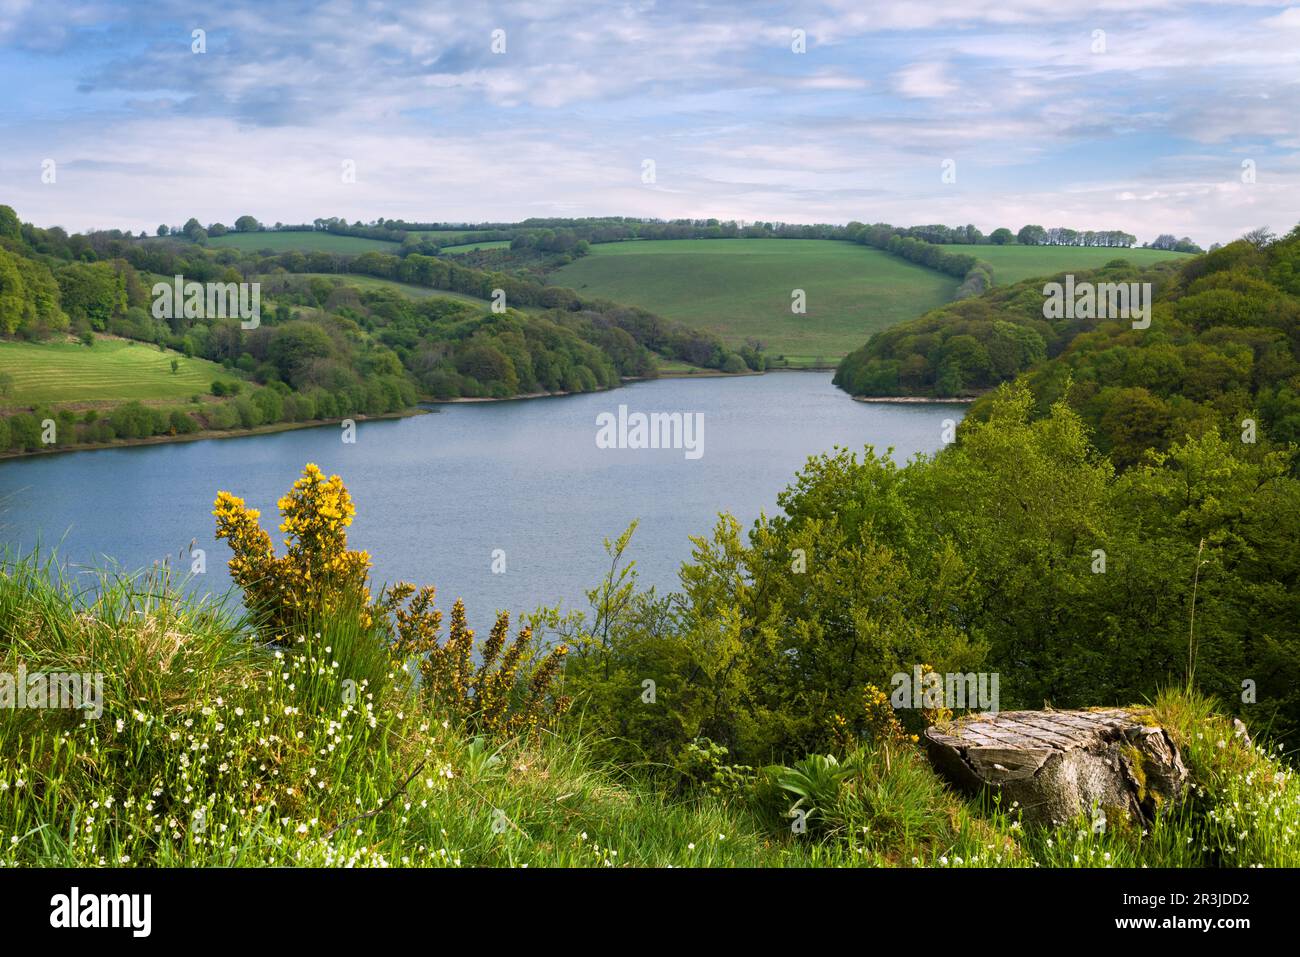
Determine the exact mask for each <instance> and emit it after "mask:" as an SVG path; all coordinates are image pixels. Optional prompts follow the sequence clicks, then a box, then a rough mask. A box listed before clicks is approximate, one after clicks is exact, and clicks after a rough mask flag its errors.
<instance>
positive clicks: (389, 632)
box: [212, 463, 569, 735]
mask: <svg viewBox="0 0 1300 957" xmlns="http://www.w3.org/2000/svg"><path fill="white" fill-rule="evenodd" d="M277 505H278V507H279V510H280V515H281V517H282V519H283V520H282V521H281V523H280V531H282V532H284V533H285V535H286V538H285V539H284V545H285V549H286V551H285V554H284V556H283V557H277V556H276V554H275V549H274V547H273V546H272V543H271V536H270V535H268V534H267V533H266V531H264V530H263V529H262V527H261V525H260V524H259V522H258V519H259V518H260V517H261V516H260V514H259V513H258V511H257V510H256V509H251V508H248V507H247V506H246V505H245V504H244V501H243V499H240V498H237V497H236V496H234V495H232V494H230V493H229V492H219V493H218V494H217V500H216V503H215V508H214V510H213V513H212V514H213V515H215V516H216V519H217V537H218V538H224V539H226V540H227V541H228V542H229V543H230V547H231V550H232V551H233V552H234V553H235V554H234V557H233V558H231V560H230V573H231V577H232V578H234V580H235V582H236V584H238V585H239V587H240V588H241V589H243V592H244V599H245V603H246V604H247V606H248V608H249V610H250V611H252V612H253V613H254V614H255V615H256V616H257V618H258V620H259V622H260V623H261V626H262V628H263V629H265V631H266V632H267V634H268V636H269V637H270V638H271V639H272V640H274V641H278V642H281V643H283V644H292V643H293V642H294V637H293V636H294V635H295V634H296V633H297V634H299V638H298V641H299V642H301V641H302V638H301V636H300V633H301V632H302V630H303V626H304V625H305V624H307V623H308V622H311V621H322V620H326V619H328V618H329V617H331V616H340V615H356V616H357V618H358V620H359V622H360V624H361V625H362V627H363V628H367V629H369V628H372V627H374V628H375V629H376V631H377V632H378V633H379V637H381V639H382V640H385V641H387V642H388V643H389V648H390V652H391V655H392V657H393V658H394V659H396V662H397V663H398V664H405V663H407V662H409V661H418V667H419V671H420V676H421V678H422V687H423V692H424V693H425V694H426V695H427V696H428V697H429V698H430V699H431V700H432V701H434V702H435V703H436V704H437V705H438V706H439V707H441V708H443V709H445V710H446V711H449V712H450V713H451V714H452V715H454V716H456V717H457V718H459V719H461V720H465V721H469V722H471V723H472V724H474V725H475V726H476V727H478V728H480V729H482V730H485V731H491V732H496V733H501V734H511V735H513V734H523V735H531V734H533V733H534V732H536V731H538V730H540V729H542V728H543V727H544V726H546V725H547V724H548V722H549V721H550V720H551V719H552V718H554V717H556V716H558V715H560V714H562V713H563V712H564V711H565V710H566V709H567V708H568V704H569V702H568V699H567V698H565V697H563V696H561V695H559V694H557V693H556V692H555V691H554V690H553V686H554V685H555V684H556V683H557V682H558V680H559V678H560V676H561V670H562V669H561V665H562V663H563V661H564V657H565V655H566V654H567V651H568V649H567V648H566V647H565V646H563V645H560V646H558V647H556V648H554V649H552V650H551V651H550V652H549V653H548V654H546V655H544V656H541V657H540V660H538V657H539V656H538V655H537V654H536V652H535V649H534V647H533V634H532V630H531V629H529V628H523V629H521V630H520V631H519V633H518V635H517V637H516V638H515V639H514V640H513V641H510V642H508V643H507V635H508V632H509V628H510V617H509V615H508V614H504V613H503V614H502V615H501V616H500V617H498V619H497V622H496V625H495V626H494V627H493V628H492V631H491V634H490V635H489V637H488V641H487V642H486V644H485V645H484V646H483V649H482V664H481V665H480V666H479V667H478V668H477V669H476V668H475V667H474V630H473V629H472V628H470V627H469V625H468V622H467V619H466V616H465V606H464V604H463V603H462V602H461V601H459V600H457V601H456V604H455V605H454V606H453V607H452V610H451V627H450V630H449V634H448V637H447V640H446V641H445V642H442V643H440V641H439V630H440V629H441V627H442V612H441V611H439V610H438V609H437V608H435V607H434V596H435V591H434V589H433V588H432V587H431V586H425V587H422V588H419V589H417V588H416V587H415V586H414V585H412V584H410V583H407V582H399V583H398V584H396V585H393V586H392V587H391V588H388V589H387V590H385V591H383V592H382V593H381V594H380V595H379V598H378V599H373V598H372V596H371V591H370V586H369V576H370V556H369V554H367V553H366V552H363V551H349V550H348V538H347V528H348V526H349V525H351V524H352V519H353V518H354V517H355V515H356V507H355V506H354V505H353V503H352V497H351V496H350V495H349V494H348V490H347V488H346V487H344V485H343V480H342V479H340V478H339V477H338V476H337V475H331V476H330V477H329V478H328V479H327V478H326V477H325V475H324V473H322V472H321V470H320V469H319V468H317V467H316V466H315V465H314V464H311V463H308V465H307V466H306V468H304V469H303V473H302V477H301V478H300V479H298V481H296V482H295V483H294V485H293V488H292V489H290V491H289V494H287V495H285V496H284V497H283V498H281V499H280V501H279V502H278V503H277ZM316 637H317V638H320V633H319V632H316ZM325 650H326V652H327V653H328V652H329V651H330V649H329V648H326V649H325ZM335 667H337V665H335ZM286 678H287V676H286ZM290 687H291V688H292V685H290Z"/></svg>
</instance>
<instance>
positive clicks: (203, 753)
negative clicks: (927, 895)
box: [0, 558, 1300, 867]
mask: <svg viewBox="0 0 1300 957" xmlns="http://www.w3.org/2000/svg"><path fill="white" fill-rule="evenodd" d="M97 594H98V597H94V598H85V599H84V600H83V599H82V598H81V597H80V596H78V595H77V594H76V593H75V591H74V588H73V586H71V585H70V584H68V583H67V582H66V581H64V580H63V579H62V577H61V575H60V573H59V570H58V569H57V567H55V566H53V565H51V564H48V563H40V562H37V561H35V560H33V559H30V558H24V559H20V560H6V561H4V562H3V563H2V564H0V672H4V673H9V674H13V673H15V672H16V670H17V668H18V666H19V664H22V665H24V666H25V667H26V669H27V672H28V673H29V674H30V673H34V672H36V671H46V672H52V671H72V672H100V673H102V674H103V676H104V679H103V680H104V687H103V713H102V715H101V716H100V717H99V718H98V719H89V718H87V717H85V716H82V715H80V714H78V713H74V712H72V711H68V710H12V711H0V863H3V864H6V865H74V866H136V865H144V866H155V865H180V866H215V865H222V866H269V865H310V866H333V865H375V866H384V865H394V866H403V865H410V866H525V865H529V866H559V867H571V866H573V867H579V866H602V867H609V866H627V865H630V866H652V867H662V866H679V867H680V866H712V867H724V866H726V867H730V866H849V865H871V866H948V867H969V866H1034V865H1048V866H1108V865H1152V866H1155V865H1175V866H1199V865H1213V864H1227V865H1235V864H1294V863H1296V862H1297V859H1296V852H1295V850H1294V849H1293V848H1294V840H1293V837H1294V831H1295V828H1296V825H1297V821H1298V813H1300V812H1298V809H1300V793H1298V792H1297V787H1296V784H1295V781H1294V777H1293V776H1292V775H1291V774H1290V773H1289V772H1287V771H1286V770H1285V769H1284V768H1283V767H1282V765H1281V764H1280V763H1279V762H1278V761H1277V759H1276V758H1275V757H1272V756H1269V755H1268V754H1266V753H1264V752H1263V751H1262V750H1261V749H1260V748H1258V747H1255V746H1253V745H1250V744H1248V743H1247V742H1246V741H1245V740H1244V737H1243V736H1242V735H1240V734H1236V733H1235V729H1234V728H1233V727H1232V726H1231V724H1230V723H1228V722H1227V721H1226V720H1225V719H1222V718H1219V717H1217V716H1215V715H1214V714H1213V712H1212V710H1211V709H1210V707H1209V705H1208V703H1206V702H1203V701H1201V700H1200V699H1198V698H1196V697H1195V696H1188V695H1167V696H1164V697H1163V698H1162V699H1161V700H1160V701H1158V702H1157V703H1156V713H1157V716H1158V717H1159V719H1160V720H1162V721H1165V722H1167V726H1168V727H1170V728H1171V729H1173V732H1174V733H1175V734H1176V735H1177V736H1178V737H1179V739H1180V741H1182V742H1183V744H1184V750H1185V754H1186V755H1187V760H1188V762H1189V765H1190V766H1191V767H1192V768H1193V770H1194V772H1195V774H1196V779H1197V782H1198V787H1197V791H1196V794H1195V796H1194V797H1193V799H1192V800H1190V801H1188V802H1185V803H1184V804H1182V805H1180V806H1179V807H1177V808H1173V809H1171V810H1170V812H1169V813H1168V814H1166V815H1162V816H1161V817H1160V818H1159V819H1157V822H1156V824H1155V825H1154V826H1153V827H1152V828H1151V829H1150V832H1148V831H1146V830H1143V829H1141V828H1139V827H1136V826H1123V825H1122V823H1121V822H1115V823H1114V825H1113V826H1111V827H1109V828H1107V829H1105V830H1103V831H1101V832H1097V831H1096V830H1095V829H1094V828H1091V827H1089V826H1087V824H1085V823H1084V822H1075V823H1072V824H1071V825H1070V826H1067V827H1063V828H1057V829H1054V830H1050V831H1045V830H1031V829H1029V828H1024V827H1022V826H1021V825H1020V823H1019V821H1018V810H1017V809H1016V808H1001V807H998V806H996V805H993V806H988V805H982V804H979V803H975V802H968V801H966V800H964V799H962V798H960V797H958V796H957V795H955V794H953V793H952V792H951V791H950V790H949V789H948V788H947V787H946V786H945V785H944V784H943V783H942V782H941V781H940V780H939V778H937V777H936V776H935V775H934V774H933V773H932V772H931V771H930V769H929V766H928V764H927V763H926V762H925V761H924V759H923V758H922V757H921V756H920V754H919V753H918V752H916V751H915V750H914V749H911V748H904V749H903V750H901V751H895V752H894V753H890V752H889V751H887V750H884V749H880V750H876V749H870V748H859V749H857V750H856V751H855V752H853V753H852V754H850V755H847V756H846V757H845V759H844V764H843V767H844V768H845V773H844V774H842V775H841V776H839V777H837V778H836V781H835V784H834V786H833V787H831V788H829V789H825V790H823V791H822V792H819V794H818V797H817V800H816V803H815V810H814V812H813V813H811V814H809V817H808V822H809V828H808V830H807V832H806V833H803V834H795V833H793V831H792V828H791V825H790V818H789V805H790V803H791V798H790V796H789V795H788V794H785V793H783V792H782V791H781V790H780V789H779V788H777V787H775V786H774V784H773V780H774V778H773V775H772V773H771V772H765V773H763V774H761V775H760V776H759V780H758V781H757V782H755V784H754V785H753V786H752V787H749V788H746V789H744V790H742V791H737V792H735V793H731V794H724V795H718V794H710V793H706V792H705V791H702V790H699V789H695V790H690V789H682V788H680V787H678V786H676V785H675V784H674V783H673V782H670V781H666V780H665V779H663V778H661V777H650V776H647V775H646V774H645V773H644V769H641V770H640V771H635V772H634V770H632V769H623V768H619V767H615V766H613V765H609V764H604V763H602V762H600V761H599V760H597V759H596V758H595V757H593V753H592V749H591V748H590V747H589V744H590V742H591V740H592V739H591V736H590V732H589V731H584V729H583V728H582V726H581V720H580V717H575V720H574V721H573V722H572V723H571V724H569V725H567V726H565V727H563V728H561V730H560V731H559V732H558V733H556V734H545V735H542V736H541V737H539V738H537V739H535V740H532V741H518V740H511V741H491V740H489V739H486V738H482V737H474V736H472V735H469V734H467V733H465V732H464V731H463V730H462V729H461V728H459V727H457V726H456V725H455V724H454V723H453V722H452V721H450V720H447V719H446V718H444V717H442V716H440V715H438V714H436V713H432V712H430V711H429V710H427V708H425V707H424V706H423V705H422V704H421V703H420V701H419V700H418V699H417V697H416V696H415V695H414V693H413V689H412V688H411V684H410V681H409V680H408V677H407V675H406V673H405V672H404V671H402V670H400V669H395V668H394V667H393V665H392V663H391V662H390V661H389V660H388V654H387V649H386V648H384V647H382V646H380V645H378V644H377V643H376V642H375V641H374V638H373V635H372V634H370V633H367V632H364V631H361V630H360V629H359V628H357V627H356V626H355V625H351V626H349V625H347V624H346V623H340V622H325V623H323V624H322V625H320V626H319V627H318V628H315V629H308V631H307V632H305V633H304V634H303V635H301V636H299V638H298V641H297V642H296V643H295V644H294V645H292V646H290V647H287V648H282V649H273V648H269V647H265V646H262V645H259V644H257V643H256V642H254V641H250V640H249V639H248V638H247V637H246V635H247V632H248V629H247V627H246V625H245V623H244V622H243V621H241V620H240V618H239V617H238V616H237V615H236V614H235V613H234V612H232V611H231V610H230V609H229V608H226V607H224V606H223V605H221V604H220V603H218V604H212V603H208V602H203V601H196V600H194V599H187V598H182V597H179V596H178V595H177V594H176V593H175V592H173V591H171V590H170V589H169V588H168V587H167V583H166V582H164V581H162V580H161V579H158V578H135V579H120V578H119V579H105V580H104V581H102V582H101V585H100V589H99V591H98V593H97ZM807 807H809V805H805V808H807Z"/></svg>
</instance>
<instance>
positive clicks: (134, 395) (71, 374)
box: [0, 337, 233, 406]
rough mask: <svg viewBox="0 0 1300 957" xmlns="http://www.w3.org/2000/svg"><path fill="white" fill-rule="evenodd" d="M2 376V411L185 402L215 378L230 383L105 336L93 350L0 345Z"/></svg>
mask: <svg viewBox="0 0 1300 957" xmlns="http://www.w3.org/2000/svg"><path fill="white" fill-rule="evenodd" d="M173 359H174V360H176V362H177V369H176V372H175V373H173V372H172V369H171V364H172V360H173ZM0 372H5V373H8V374H9V375H10V376H12V377H13V389H12V391H11V393H10V395H8V396H6V397H3V398H0V406H6V405H8V406H20V405H33V404H36V403H41V402H58V403H69V402H128V401H130V400H132V399H136V400H140V401H149V400H155V399H157V400H167V399H173V400H175V399H188V398H189V397H190V396H192V395H195V394H199V395H206V394H207V392H208V389H209V388H210V387H211V385H212V382H213V380H214V379H230V378H233V376H232V375H231V374H230V373H228V372H227V371H226V370H225V369H223V368H222V367H221V366H220V365H218V364H217V363H215V362H209V361H207V360H206V359H199V358H186V357H185V356H183V355H182V354H181V353H179V352H173V351H171V350H167V351H165V352H160V351H159V350H158V349H157V348H155V347H152V346H149V345H146V344H145V343H142V342H133V341H131V340H127V339H110V338H105V337H100V338H97V339H96V340H95V344H94V345H93V346H91V347H86V346H84V345H82V344H81V343H80V342H42V343H34V342H0Z"/></svg>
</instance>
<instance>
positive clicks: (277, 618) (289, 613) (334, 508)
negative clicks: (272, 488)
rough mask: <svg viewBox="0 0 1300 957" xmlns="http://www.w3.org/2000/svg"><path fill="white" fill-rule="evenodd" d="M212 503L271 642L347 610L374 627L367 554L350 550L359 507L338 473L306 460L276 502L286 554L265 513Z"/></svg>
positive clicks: (236, 574)
mask: <svg viewBox="0 0 1300 957" xmlns="http://www.w3.org/2000/svg"><path fill="white" fill-rule="evenodd" d="M214 506H215V507H214V509H213V512H212V514H213V515H214V516H216V519H217V538H223V539H225V540H226V541H227V542H228V543H229V544H230V548H231V550H232V551H233V552H234V553H235V554H234V557H233V558H231V559H230V562H229V568H230V576H231V578H233V579H234V581H235V583H236V584H237V585H238V586H239V587H240V588H241V589H242V590H243V592H244V602H245V604H246V605H247V607H248V609H249V611H250V612H252V613H253V614H254V615H255V616H256V617H257V619H258V621H259V623H260V624H261V625H262V627H263V628H265V629H266V630H267V632H268V633H269V634H270V635H271V637H272V638H274V639H276V640H283V639H284V638H285V637H286V636H287V635H288V634H289V633H290V632H291V631H292V630H293V628H294V627H295V626H297V625H298V624H300V623H301V622H303V621H304V620H305V619H307V618H309V617H317V616H325V615H328V614H329V613H331V612H338V611H341V610H344V609H347V610H353V609H355V610H358V611H359V613H360V614H361V616H362V622H363V624H365V625H367V626H369V625H370V624H371V622H372V620H373V616H374V611H375V608H374V606H373V604H372V602H371V597H370V590H369V588H368V586H367V582H368V579H369V575H370V556H369V555H368V554H367V553H366V552H357V551H348V547H347V546H348V536H347V528H348V526H349V525H351V524H352V519H353V516H355V515H356V508H355V506H353V504H352V497H351V496H350V495H349V494H348V490H347V489H346V488H345V487H344V486H343V480H342V479H340V478H339V477H338V476H337V475H331V476H330V477H329V478H328V479H327V478H325V475H324V473H323V472H321V470H320V469H319V468H317V466H316V465H315V464H312V463H308V464H307V467H306V468H305V469H303V473H302V478H300V479H298V481H296V482H294V484H293V488H292V489H291V490H290V491H289V494H288V495H285V496H284V497H283V498H281V499H280V501H279V502H278V503H277V506H278V508H279V509H280V515H281V517H282V519H283V521H282V522H281V523H280V531H281V532H284V533H285V535H286V536H287V537H286V538H285V539H284V545H285V549H286V551H285V554H284V555H283V556H279V557H277V556H276V554H275V549H274V547H273V546H272V544H271V536H270V535H269V534H267V532H266V531H265V530H263V528H262V526H261V525H260V524H259V522H258V519H259V518H260V517H261V513H260V512H259V511H258V510H257V509H255V508H249V507H247V506H246V505H245V504H244V500H243V499H242V498H238V497H236V496H234V495H232V494H230V493H229V492H218V493H217V499H216V502H215V503H214Z"/></svg>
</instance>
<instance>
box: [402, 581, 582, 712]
mask: <svg viewBox="0 0 1300 957" xmlns="http://www.w3.org/2000/svg"><path fill="white" fill-rule="evenodd" d="M412 595H414V597H413V598H411V602H410V605H409V607H408V608H403V607H402V603H403V602H405V601H406V599H407V598H408V597H411V596H412ZM389 600H390V601H391V603H392V608H393V614H394V617H395V618H396V622H397V629H396V635H395V636H394V640H393V653H394V655H395V657H396V658H397V660H398V661H401V662H407V661H412V660H418V661H419V669H420V678H421V687H422V688H423V690H424V693H425V694H426V695H427V696H428V697H429V699H430V700H431V701H433V702H434V703H435V704H436V705H439V706H441V707H444V708H446V709H448V710H450V711H452V712H453V713H454V714H456V715H457V716H458V717H460V718H462V719H463V720H465V721H467V722H468V723H470V724H471V725H473V726H474V727H475V728H477V729H479V730H482V731H487V732H491V733H495V734H503V735H522V736H529V735H532V734H533V733H535V732H537V731H539V730H541V729H542V728H543V727H546V726H548V725H549V723H550V721H551V720H552V719H553V718H555V717H558V716H559V715H561V714H563V713H564V712H565V711H566V710H567V709H568V707H569V699H568V698H566V697H564V696H563V695H558V694H556V693H555V692H554V690H553V686H554V684H555V683H556V681H557V679H558V678H559V677H560V669H561V665H562V663H563V661H564V657H565V655H566V654H568V648H567V647H565V646H564V645H559V646H557V647H555V648H553V649H552V650H551V652H550V653H549V654H548V655H546V656H545V657H544V658H542V660H541V661H540V662H537V663H534V662H533V660H532V659H533V632H532V629H531V628H521V629H520V630H519V633H518V634H517V635H516V636H515V639H514V640H513V641H511V642H510V643H509V646H507V644H506V641H507V635H508V634H509V631H510V614H509V612H501V613H500V614H499V615H497V620H496V624H494V625H493V626H492V631H491V633H490V634H489V635H488V640H487V641H486V642H485V643H484V645H483V649H482V663H481V664H480V665H479V667H478V668H477V669H476V668H474V666H473V665H474V629H472V628H470V627H469V625H468V623H467V622H466V619H465V604H464V602H462V601H461V600H460V599H459V598H458V599H456V603H455V604H454V605H453V606H452V609H451V627H450V629H449V631H448V635H447V640H446V641H445V642H441V643H440V642H439V637H438V632H439V629H440V627H441V625H442V612H440V611H438V610H437V609H436V608H434V606H433V600H434V589H433V588H430V587H425V588H421V589H420V590H419V591H418V592H416V591H415V590H414V589H413V587H412V586H410V585H406V584H403V585H399V586H396V587H395V588H393V589H392V590H391V591H390V592H389Z"/></svg>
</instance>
